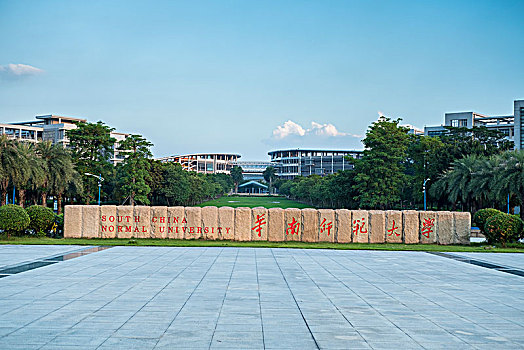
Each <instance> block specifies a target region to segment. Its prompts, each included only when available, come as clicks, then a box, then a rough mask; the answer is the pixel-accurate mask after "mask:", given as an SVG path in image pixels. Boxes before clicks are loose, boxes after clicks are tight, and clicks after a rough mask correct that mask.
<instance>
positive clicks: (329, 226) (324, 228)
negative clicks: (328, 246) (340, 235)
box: [318, 209, 336, 243]
mask: <svg viewBox="0 0 524 350" xmlns="http://www.w3.org/2000/svg"><path fill="white" fill-rule="evenodd" d="M318 214H319V224H318V241H319V242H331V243H333V242H335V231H336V227H335V224H336V223H335V211H334V210H333V209H319V210H318Z"/></svg>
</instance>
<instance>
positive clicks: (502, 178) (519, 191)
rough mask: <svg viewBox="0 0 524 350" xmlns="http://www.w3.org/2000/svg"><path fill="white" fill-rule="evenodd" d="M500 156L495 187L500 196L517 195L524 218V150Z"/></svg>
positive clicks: (521, 215)
mask: <svg viewBox="0 0 524 350" xmlns="http://www.w3.org/2000/svg"><path fill="white" fill-rule="evenodd" d="M499 157H500V164H499V166H498V167H497V173H496V176H495V181H494V182H493V183H494V188H493V189H494V191H495V193H496V194H497V197H498V198H505V197H506V196H507V195H508V194H509V195H515V196H517V198H518V200H519V202H520V208H521V210H520V217H521V218H523V219H524V211H523V210H522V208H524V150H520V151H514V152H505V153H503V154H502V155H500V156H499Z"/></svg>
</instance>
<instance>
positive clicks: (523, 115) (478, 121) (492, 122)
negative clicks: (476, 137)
mask: <svg viewBox="0 0 524 350" xmlns="http://www.w3.org/2000/svg"><path fill="white" fill-rule="evenodd" d="M513 107H514V108H513V115H503V116H487V115H483V114H479V113H475V112H458V113H446V114H445V115H444V125H440V126H425V127H424V135H426V136H439V135H442V134H445V133H446V132H448V130H447V129H446V128H445V127H446V126H452V127H466V128H472V127H474V126H485V127H486V128H488V129H492V130H498V131H501V132H503V133H504V134H505V135H506V138H507V139H508V140H510V141H513V142H514V143H515V149H524V127H523V125H524V100H515V101H514V102H513Z"/></svg>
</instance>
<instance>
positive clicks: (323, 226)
mask: <svg viewBox="0 0 524 350" xmlns="http://www.w3.org/2000/svg"><path fill="white" fill-rule="evenodd" d="M332 228H333V222H332V221H330V222H328V223H326V218H324V220H322V223H321V224H320V233H323V232H324V231H326V230H327V235H328V236H329V233H330V231H331V229H332Z"/></svg>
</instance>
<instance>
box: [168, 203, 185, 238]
mask: <svg viewBox="0 0 524 350" xmlns="http://www.w3.org/2000/svg"><path fill="white" fill-rule="evenodd" d="M185 225H186V213H185V210H184V207H168V208H167V238H170V239H184V230H183V227H185Z"/></svg>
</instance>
